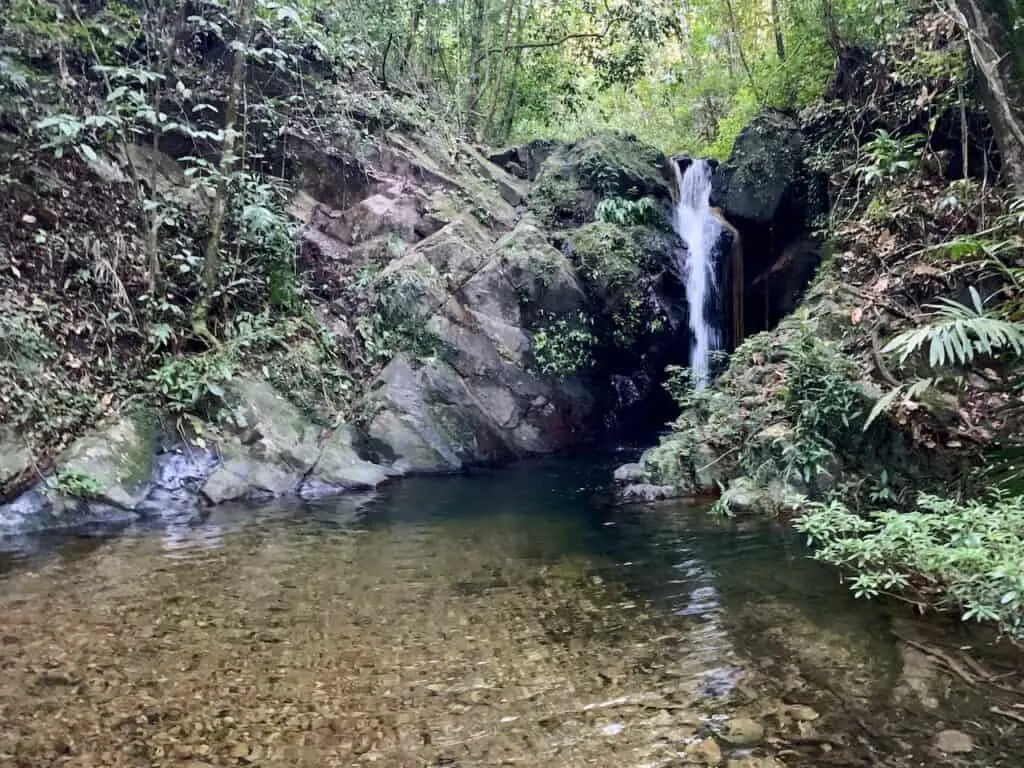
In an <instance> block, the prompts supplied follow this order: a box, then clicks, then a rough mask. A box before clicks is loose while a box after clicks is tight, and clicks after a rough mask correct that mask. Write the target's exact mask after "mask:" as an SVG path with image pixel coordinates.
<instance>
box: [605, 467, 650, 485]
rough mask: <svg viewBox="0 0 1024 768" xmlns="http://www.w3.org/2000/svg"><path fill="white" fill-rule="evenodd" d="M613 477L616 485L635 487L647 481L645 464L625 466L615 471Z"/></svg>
mask: <svg viewBox="0 0 1024 768" xmlns="http://www.w3.org/2000/svg"><path fill="white" fill-rule="evenodd" d="M613 477H614V479H615V482H616V483H620V484H623V485H633V484H636V483H642V482H645V481H646V480H647V470H645V469H644V466H643V464H623V465H622V466H621V467H619V468H618V469H616V470H615V474H614V476H613Z"/></svg>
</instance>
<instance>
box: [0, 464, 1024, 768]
mask: <svg viewBox="0 0 1024 768" xmlns="http://www.w3.org/2000/svg"><path fill="white" fill-rule="evenodd" d="M608 476H609V474H608V463H607V462H603V461H601V460H594V459H587V460H563V461H557V462H530V463H524V464H521V465H518V466H516V467H513V468H510V469H504V470H495V471H484V472H479V473H475V474H473V475H471V476H468V477H463V478H456V479H451V478H449V479H422V480H410V481H404V482H402V483H399V484H396V485H394V486H392V487H390V488H387V489H385V490H383V491H382V492H380V493H378V494H375V495H367V496H349V497H345V498H343V499H340V500H337V499H336V500H331V501H324V502H322V503H317V504H313V505H300V504H287V505H280V506H270V507H260V508H243V507H237V508H218V509H216V510H215V511H214V512H213V513H212V514H211V515H210V517H209V518H208V519H206V520H204V521H202V522H188V521H182V522H181V523H179V524H176V525H171V524H167V523H165V524H161V525H151V526H149V527H139V528H136V529H132V530H129V531H128V532H127V533H124V534H123V535H120V536H118V537H116V538H109V539H102V538H95V537H94V538H67V537H65V538H58V539H51V540H28V539H22V540H18V541H17V542H10V541H9V542H7V545H8V546H7V550H8V554H7V555H0V724H2V725H3V728H2V729H0V765H5V766H6V765H11V766H52V765H74V766H185V767H186V768H202V767H203V766H213V765H217V766H239V765H257V766H282V768H283V767H284V766H363V765H378V766H463V767H468V766H501V765H509V766H515V765H522V766H566V767H571V766H609V767H610V766H651V767H653V766H670V765H686V764H690V763H692V762H700V761H702V760H704V761H714V760H715V759H716V758H718V757H719V755H718V752H721V759H722V761H723V763H724V761H725V760H727V759H732V760H733V761H734V762H733V763H732V764H733V765H740V766H749V767H751V768H753V767H754V766H760V767H761V768H768V767H769V766H777V765H792V766H797V765H799V766H825V765H829V766H831V765H839V766H847V765H849V766H854V765H857V766H871V765H886V766H908V767H909V766H911V765H913V766H918V765H954V766H955V765H965V766H966V765H970V766H975V765H976V766H1001V765H1005V766H1020V765H1022V764H1024V744H1022V739H1021V736H1020V734H1021V728H1022V726H1021V725H1020V724H1018V723H1017V721H1015V720H1013V719H1011V718H1006V717H1001V716H999V715H994V714H992V713H990V712H989V711H988V708H989V706H991V705H992V703H993V699H992V698H991V696H990V692H987V691H982V690H979V688H978V687H977V686H975V687H970V686H968V685H967V683H966V681H965V680H964V679H963V677H962V676H961V677H958V676H956V675H949V674H948V673H947V672H946V671H945V670H944V669H943V668H942V666H941V665H940V664H938V663H936V658H938V657H936V656H935V654H934V649H933V645H932V644H933V643H934V641H935V638H934V637H929V636H928V633H929V632H930V631H932V630H934V624H928V625H918V624H916V623H915V622H914V621H912V620H910V619H909V618H908V617H907V616H905V615H903V614H902V613H901V612H900V611H894V610H892V609H889V608H886V607H883V606H879V605H878V604H868V603H863V602H859V601H855V600H854V599H853V598H852V597H851V596H850V595H849V594H848V593H847V592H846V590H845V588H844V587H843V586H842V585H840V584H839V583H838V581H837V578H836V576H835V575H834V573H833V572H831V571H829V570H827V569H824V568H821V567H819V566H817V565H816V564H814V563H813V562H811V561H808V560H807V559H806V558H805V557H804V556H803V554H804V553H803V550H802V547H801V545H800V542H799V540H798V539H796V538H795V537H793V536H791V535H789V534H787V533H785V532H783V531H781V530H780V529H778V528H773V527H770V526H768V525H766V524H762V523H749V522H747V523H742V524H738V523H730V522H722V521H713V520H711V519H709V518H708V517H706V515H705V514H704V513H703V511H702V510H701V509H699V508H694V507H688V506H685V505H659V506H656V507H646V508H645V507H627V508H623V507H619V506H616V505H615V504H613V503H611V501H610V500H609V498H608V497H607V494H606V492H605V490H604V488H603V483H604V480H605V479H606V478H607V477H608ZM15 544H16V545H17V546H14V545H15ZM915 638H916V639H915ZM947 639H948V638H947ZM953 639H954V640H955V641H956V642H957V643H961V644H963V643H964V642H966V640H965V639H964V637H962V636H954V638H953ZM930 649H931V650H930ZM959 651H960V648H959V647H957V646H955V645H954V646H953V647H952V648H951V649H947V651H945V653H946V654H947V655H949V654H956V653H958V652H959ZM1004 706H1005V707H1012V706H1013V703H1012V702H1010V703H1006V704H1004ZM1019 711H1020V712H1024V709H1022V710H1019ZM752 723H753V724H755V726H754V729H753V733H751V732H750V731H751V725H752ZM730 728H732V729H733V731H734V733H733V735H732V737H731V739H732V742H739V743H733V744H730V737H729V736H728V733H729V729H730ZM944 729H957V730H959V731H962V732H964V733H966V734H968V735H969V736H971V737H972V739H973V742H974V743H973V748H972V750H971V751H970V752H968V753H965V754H957V755H952V756H951V755H945V754H942V753H940V752H938V751H937V750H936V748H935V746H934V740H935V735H936V734H937V733H938V732H939V731H942V730H944ZM737 732H743V733H740V735H736V733H737ZM711 739H715V741H714V743H712V742H711V741H710V740H711ZM744 760H746V761H747V762H742V761H744ZM757 760H761V762H757ZM773 760H774V761H776V762H772V761H773Z"/></svg>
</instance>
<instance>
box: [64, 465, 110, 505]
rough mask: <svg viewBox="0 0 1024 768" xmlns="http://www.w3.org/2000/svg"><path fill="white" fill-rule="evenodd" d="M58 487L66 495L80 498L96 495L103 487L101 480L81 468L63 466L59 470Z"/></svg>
mask: <svg viewBox="0 0 1024 768" xmlns="http://www.w3.org/2000/svg"><path fill="white" fill-rule="evenodd" d="M56 488H57V490H58V491H60V492H61V493H62V494H64V495H65V496H73V497H75V498H80V499H88V498H93V497H96V496H98V495H99V494H100V491H101V490H102V488H101V487H100V483H99V481H98V480H97V479H96V478H95V477H93V476H92V475H90V474H89V473H88V472H85V471H83V470H80V469H74V468H62V469H59V470H57V475H56Z"/></svg>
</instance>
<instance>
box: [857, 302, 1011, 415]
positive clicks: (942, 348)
mask: <svg viewBox="0 0 1024 768" xmlns="http://www.w3.org/2000/svg"><path fill="white" fill-rule="evenodd" d="M970 294H971V306H967V305H966V304H961V303H960V302H958V301H953V300H952V299H947V298H939V299H938V300H937V301H938V303H935V304H929V305H927V306H928V307H929V308H931V309H933V310H934V313H933V315H932V317H933V318H934V319H933V320H932V322H930V323H928V324H926V325H923V326H921V327H920V328H914V329H912V330H909V331H904V332H903V333H901V334H899V335H898V336H896V337H895V338H893V339H892V340H891V341H890V342H889V343H888V344H886V345H885V346H884V347H883V348H882V352H886V353H893V352H898V353H899V354H900V358H899V361H900V364H903V363H905V362H906V361H907V359H908V358H909V357H910V356H911V355H913V354H916V353H918V352H921V351H923V350H924V349H925V347H927V348H928V367H929V368H930V369H932V370H933V371H934V370H936V369H940V368H943V367H945V366H947V365H952V366H960V367H966V366H969V365H971V364H972V363H973V362H974V361H975V359H976V358H978V357H994V356H996V355H1000V354H1007V353H1012V354H1013V355H1014V356H1015V357H1020V356H1021V354H1024V323H1017V322H1012V321H1009V320H1003V319H1001V318H998V317H993V316H992V315H991V314H990V313H989V312H988V311H987V310H986V309H985V304H984V302H983V301H982V299H981V295H980V294H979V293H978V290H977V289H976V288H975V287H974V286H971V288H970ZM943 381H946V378H945V377H942V376H932V377H929V378H920V379H916V380H914V381H912V382H907V383H905V384H900V385H899V386H897V387H895V388H893V389H892V390H891V391H889V392H887V393H886V394H885V395H883V396H882V397H880V398H879V399H878V401H877V402H876V403H875V405H874V407H873V408H872V409H871V412H870V413H869V414H868V418H867V419H866V420H865V422H864V429H865V430H866V429H867V428H868V427H870V426H871V424H872V423H873V422H874V421H875V419H876V418H878V416H879V415H880V414H882V413H883V412H885V411H887V410H888V409H889V408H891V407H892V405H893V403H895V402H896V400H897V399H898V398H900V397H901V396H902V398H903V399H904V400H909V401H915V400H920V399H921V398H922V397H924V396H925V395H926V394H927V393H928V392H930V391H932V390H934V389H935V388H937V387H938V386H939V384H941V383H942V382H943Z"/></svg>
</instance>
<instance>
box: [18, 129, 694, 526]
mask: <svg viewBox="0 0 1024 768" xmlns="http://www.w3.org/2000/svg"><path fill="white" fill-rule="evenodd" d="M289 144H290V146H291V147H292V148H291V150H290V152H291V155H290V156H289V160H290V161H291V162H292V163H294V165H295V167H296V168H297V169H298V173H297V175H298V177H299V191H298V192H297V193H296V195H295V197H294V198H293V199H292V201H291V202H290V204H289V211H290V213H291V214H292V215H293V216H294V217H295V218H296V219H297V220H298V221H299V222H300V223H301V225H302V229H301V253H300V255H299V259H298V264H299V267H300V269H301V270H302V271H303V272H304V273H305V278H306V282H307V283H308V284H309V285H310V287H311V289H312V291H313V292H314V294H315V295H316V296H317V298H318V299H319V300H320V305H319V307H320V310H322V317H321V319H322V320H323V321H324V323H325V325H326V326H327V327H328V328H330V330H331V331H332V333H333V334H334V337H335V339H336V340H337V341H338V348H339V349H338V350H337V352H338V358H339V360H340V362H339V364H340V365H344V366H347V369H346V370H347V372H348V373H353V374H355V375H357V376H361V377H362V378H363V381H362V383H363V384H364V385H365V386H363V388H362V389H361V391H360V393H359V397H358V398H356V399H355V400H356V402H355V405H354V410H355V412H354V414H353V415H352V418H351V419H350V421H351V423H350V424H347V425H341V426H336V425H335V426H333V428H330V429H328V428H325V426H324V425H326V424H333V422H334V421H335V419H336V417H337V414H336V413H335V412H325V410H326V411H329V409H324V408H323V407H321V406H319V405H318V406H317V407H316V408H313V407H308V405H307V404H308V399H306V398H304V397H302V396H297V393H296V392H293V391H288V390H287V388H286V387H285V386H284V385H283V384H279V389H275V388H274V386H272V385H271V383H269V381H268V379H270V380H273V381H278V380H277V379H276V378H275V377H274V375H273V374H272V373H269V372H267V371H266V370H264V371H263V372H262V373H261V374H260V373H257V374H255V375H250V374H246V375H238V376H236V378H235V379H234V380H233V381H231V382H230V383H229V384H228V385H227V386H226V387H225V388H224V389H225V392H224V396H223V401H224V403H223V406H224V407H223V408H222V409H221V412H220V418H219V419H218V420H217V423H216V425H207V428H205V429H204V430H203V431H202V439H200V438H199V436H194V437H195V439H193V440H190V441H185V442H182V440H181V439H180V438H179V437H174V438H173V439H170V438H168V436H169V435H174V434H175V430H173V429H167V430H166V434H164V437H165V438H168V439H165V441H164V444H163V445H158V438H159V436H160V430H159V429H158V422H159V416H158V415H157V414H150V415H149V416H148V417H147V420H146V421H144V422H143V421H140V420H138V419H136V418H135V417H134V416H132V417H127V416H126V417H123V418H121V419H120V420H118V421H117V422H116V423H113V424H111V425H108V426H106V427H104V428H102V429H100V430H98V431H97V432H96V433H95V434H92V435H89V436H86V437H85V438H83V439H81V440H79V441H77V442H76V443H75V444H73V445H72V446H71V448H69V450H68V451H67V453H66V454H65V455H63V456H61V457H59V458H58V460H57V462H56V467H55V473H54V475H53V477H51V478H47V479H46V480H45V481H44V482H43V483H42V484H40V486H39V487H37V488H35V489H33V490H32V492H31V493H30V494H28V495H26V496H24V497H22V498H21V499H19V500H17V501H16V502H15V504H14V505H7V506H5V507H0V516H6V517H5V518H4V519H10V520H13V521H15V523H17V521H18V520H23V519H27V518H28V517H31V516H32V515H35V516H36V518H37V519H42V518H43V517H44V516H45V515H49V516H51V517H54V516H61V515H65V512H67V511H82V510H84V511H86V512H88V513H89V514H93V513H96V512H97V511H98V510H101V509H103V510H116V511H118V514H119V515H121V516H126V517H127V519H134V517H135V516H137V515H184V516H187V515H192V514H196V513H197V511H198V510H199V509H200V508H201V507H202V506H204V505H209V504H220V503H223V502H228V501H234V500H262V499H267V498H273V497H279V496H285V495H299V496H304V497H311V496H320V495H323V494H325V493H337V492H341V491H345V490H352V489H372V488H375V487H377V486H378V485H379V484H381V483H382V482H385V481H386V480H387V479H388V478H391V477H395V476H399V475H402V474H407V473H414V472H415V473H445V472H455V471H459V470H461V469H464V468H465V467H468V466H471V465H478V464H493V463H498V462H505V461H508V460H511V459H514V458H517V457H522V456H528V455H539V454H547V453H551V452H554V451H558V450H561V449H564V448H567V447H570V446H573V445H576V444H579V443H580V442H581V441H583V440H585V439H586V438H587V437H588V436H591V435H593V434H594V433H595V431H597V430H598V429H603V428H605V427H607V426H608V425H609V424H614V423H615V419H616V418H617V417H621V419H622V422H628V423H640V422H642V421H644V419H646V420H647V421H648V422H649V423H651V424H660V423H662V422H663V421H664V419H665V418H666V417H667V416H668V415H670V414H669V412H667V411H664V410H661V411H659V408H661V407H662V405H664V401H662V405H657V400H656V395H657V394H658V393H660V387H659V386H658V381H659V379H660V377H661V373H662V371H663V369H664V366H665V365H666V364H668V363H681V362H684V361H685V359H686V354H687V349H686V347H687V343H688V341H687V340H688V338H689V335H688V329H687V324H686V317H685V309H683V310H682V311H681V310H680V307H683V308H685V300H684V298H683V288H682V286H681V285H680V284H679V282H678V279H677V278H675V277H674V276H673V275H672V270H671V268H670V267H671V264H672V262H673V261H674V258H675V255H676V254H677V249H678V248H679V247H680V244H679V242H678V241H677V240H676V238H675V235H674V234H673V233H672V230H671V227H670V226H669V224H668V215H667V214H668V213H669V202H670V199H671V190H670V187H669V184H668V180H667V176H666V174H665V158H664V157H663V156H662V155H661V153H660V152H658V151H657V150H655V149H652V148H651V147H648V146H645V145H643V144H641V143H640V142H638V141H637V140H636V139H635V138H633V137H630V136H623V135H617V134H610V135H605V136H599V137H592V138H589V139H586V140H583V141H579V142H576V143H573V144H564V143H557V142H533V143H531V144H529V145H525V146H523V147H518V148H512V149H510V150H507V151H505V152H502V153H497V154H495V155H493V156H492V158H491V159H488V158H487V157H485V156H484V155H483V154H482V153H481V152H480V151H479V150H478V149H477V148H475V147H473V146H469V145H466V144H455V145H453V144H451V143H450V142H448V141H443V140H442V139H441V138H440V137H437V136H431V135H428V134H424V135H408V134H404V135H398V134H392V135H389V136H388V137H387V140H386V141H385V142H384V143H383V145H382V147H381V148H380V151H379V153H378V155H377V156H376V158H375V159H374V160H373V162H372V163H368V164H364V163H362V162H361V161H358V160H356V159H355V158H354V157H353V156H352V155H351V154H350V153H348V152H346V151H345V150H344V149H343V148H340V147H338V148H336V147H330V146H326V147H325V146H323V145H322V144H320V143H318V142H316V141H313V140H312V139H309V138H308V137H303V136H298V135H293V136H290V140H289ZM157 159H158V158H157ZM492 160H493V161H495V162H492ZM140 161H141V160H140ZM153 162H156V160H153ZM168 183H171V184H173V179H170V180H169V181H168ZM602 203H607V205H606V206H605V208H606V209H608V210H614V211H616V212H617V213H615V215H614V216H609V217H604V218H608V219H609V220H602V221H597V220H596V219H597V218H598V216H597V211H598V206H599V205H600V204H602ZM328 399H329V398H328ZM652 403H655V407H654V408H653V409H651V408H650V406H651V405H652ZM645 409H648V410H649V412H648V413H644V411H645ZM30 460H31V457H30V456H28V454H27V453H26V452H25V451H24V450H22V448H20V447H19V446H18V444H17V441H16V440H15V439H14V438H13V437H11V436H9V435H7V434H6V433H5V434H2V435H0V483H6V482H7V481H8V480H9V479H10V478H12V477H16V476H19V475H21V474H24V473H25V472H26V466H27V462H29V461H30ZM637 492H638V494H640V495H641V496H644V497H654V496H657V495H659V494H661V493H663V492H664V489H658V488H654V487H653V486H652V487H649V488H643V487H639V489H638V491H637ZM65 519H68V520H70V519H71V517H70V516H65Z"/></svg>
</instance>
